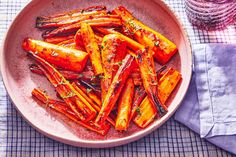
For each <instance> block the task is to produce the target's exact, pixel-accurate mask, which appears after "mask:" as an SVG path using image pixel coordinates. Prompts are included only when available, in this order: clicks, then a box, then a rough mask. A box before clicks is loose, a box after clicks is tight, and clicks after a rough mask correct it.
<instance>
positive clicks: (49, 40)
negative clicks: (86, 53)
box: [44, 35, 74, 44]
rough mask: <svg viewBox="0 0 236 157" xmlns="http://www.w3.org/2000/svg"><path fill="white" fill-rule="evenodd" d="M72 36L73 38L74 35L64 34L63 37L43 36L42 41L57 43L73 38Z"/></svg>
mask: <svg viewBox="0 0 236 157" xmlns="http://www.w3.org/2000/svg"><path fill="white" fill-rule="evenodd" d="M73 38H74V35H69V36H64V37H52V38H45V39H44V41H45V42H47V43H51V44H58V43H61V42H63V41H66V40H69V39H73Z"/></svg>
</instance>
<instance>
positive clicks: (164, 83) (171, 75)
mask: <svg viewBox="0 0 236 157" xmlns="http://www.w3.org/2000/svg"><path fill="white" fill-rule="evenodd" d="M181 78H182V76H181V74H180V73H179V72H178V71H177V70H175V69H173V68H169V69H168V70H167V72H165V73H164V75H163V76H162V77H161V78H160V80H159V81H158V97H159V99H160V101H161V103H162V104H165V103H166V100H167V99H168V97H169V96H170V95H171V93H172V91H173V90H174V89H175V87H176V86H177V84H178V83H179V82H180V80H181Z"/></svg>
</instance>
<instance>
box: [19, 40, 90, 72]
mask: <svg viewBox="0 0 236 157" xmlns="http://www.w3.org/2000/svg"><path fill="white" fill-rule="evenodd" d="M22 47H23V49H24V50H25V51H30V52H32V53H34V54H35V55H37V56H39V57H41V58H43V59H45V60H46V61H48V62H50V63H51V64H54V65H56V66H58V67H61V68H63V69H67V70H72V71H77V72H80V71H82V70H83V69H84V67H85V64H86V62H87V59H88V54H87V53H86V52H83V51H79V50H76V49H71V48H66V47H63V46H58V45H54V44H50V43H46V42H44V41H40V40H34V39H31V38H26V39H25V40H24V42H23V44H22Z"/></svg>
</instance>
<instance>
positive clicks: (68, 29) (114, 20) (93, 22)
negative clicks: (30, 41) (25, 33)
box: [43, 15, 121, 38]
mask: <svg viewBox="0 0 236 157" xmlns="http://www.w3.org/2000/svg"><path fill="white" fill-rule="evenodd" d="M82 22H84V23H88V24H89V25H90V26H92V27H93V26H96V27H101V26H115V27H117V26H121V20H120V17H119V16H116V15H94V16H89V17H88V19H86V20H83V21H81V22H78V23H74V24H71V25H65V26H62V27H58V28H56V29H54V30H52V31H46V32H44V34H43V38H49V37H53V36H59V35H63V34H66V33H67V34H74V33H75V32H77V31H78V30H79V29H80V26H81V23H82Z"/></svg>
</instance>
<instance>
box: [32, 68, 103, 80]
mask: <svg viewBox="0 0 236 157" xmlns="http://www.w3.org/2000/svg"><path fill="white" fill-rule="evenodd" d="M29 69H30V71H31V72H33V73H35V74H39V75H44V73H43V71H42V70H41V69H40V68H39V67H38V65H37V64H30V65H29ZM58 71H59V72H60V73H61V74H62V76H64V77H65V79H67V80H78V79H79V80H81V81H90V82H91V83H96V82H97V81H98V80H97V79H96V78H94V73H93V71H91V70H90V68H89V67H88V66H86V68H85V70H84V71H82V72H81V73H76V72H74V71H68V70H63V69H58Z"/></svg>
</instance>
